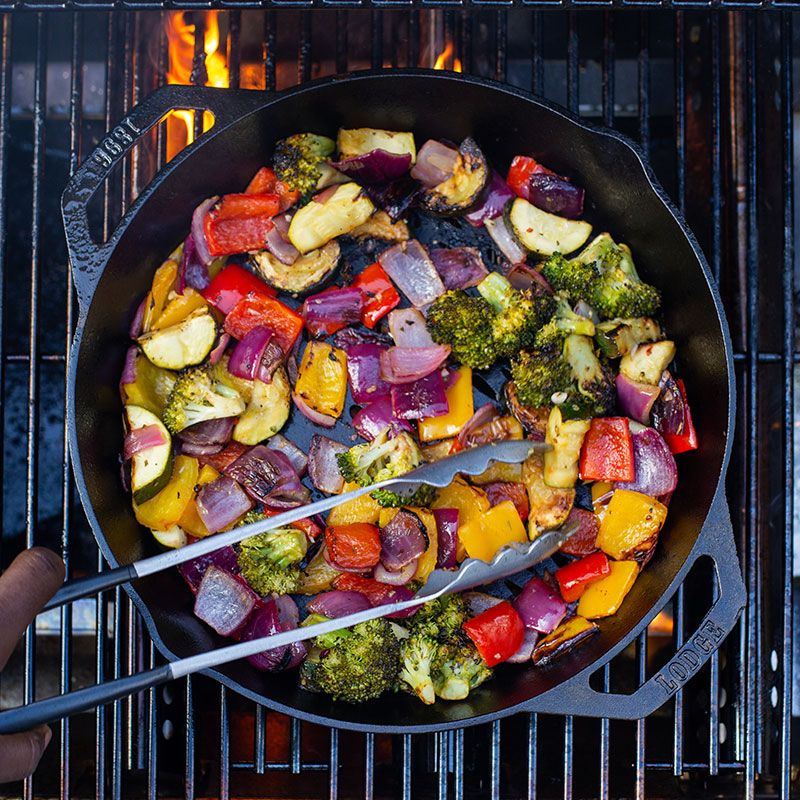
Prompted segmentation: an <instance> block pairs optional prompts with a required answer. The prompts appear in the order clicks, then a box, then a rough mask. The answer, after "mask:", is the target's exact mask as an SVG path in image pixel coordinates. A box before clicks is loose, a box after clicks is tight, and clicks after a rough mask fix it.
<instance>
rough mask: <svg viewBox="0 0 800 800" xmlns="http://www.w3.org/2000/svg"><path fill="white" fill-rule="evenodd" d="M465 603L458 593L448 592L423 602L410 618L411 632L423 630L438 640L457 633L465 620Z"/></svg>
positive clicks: (446, 638) (443, 639)
mask: <svg viewBox="0 0 800 800" xmlns="http://www.w3.org/2000/svg"><path fill="white" fill-rule="evenodd" d="M468 616H469V615H468V613H467V603H466V601H465V600H464V598H463V597H462V596H461V595H460V594H448V595H445V596H444V597H439V598H437V599H436V600H431V601H430V602H428V603H425V605H424V606H422V607H421V608H420V609H419V610H418V611H417V612H416V613H415V614H414V616H413V617H411V619H410V627H411V630H412V631H413V632H418V631H419V632H424V633H425V634H427V635H428V636H431V637H433V638H435V639H437V640H439V641H447V640H448V639H450V638H451V637H452V636H454V635H456V634H458V633H459V631H460V630H461V626H462V625H463V624H464V623H465V622H466V621H467V617H468Z"/></svg>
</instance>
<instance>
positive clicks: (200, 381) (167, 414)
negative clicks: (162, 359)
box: [162, 367, 245, 433]
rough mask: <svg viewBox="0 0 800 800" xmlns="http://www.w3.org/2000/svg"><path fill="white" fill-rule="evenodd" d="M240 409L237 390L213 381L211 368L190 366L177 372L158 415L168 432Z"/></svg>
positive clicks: (229, 415) (231, 415)
mask: <svg viewBox="0 0 800 800" xmlns="http://www.w3.org/2000/svg"><path fill="white" fill-rule="evenodd" d="M244 409H245V403H244V400H242V398H241V396H240V395H239V393H238V392H237V391H236V390H235V389H231V388H230V387H229V386H225V385H224V384H222V383H219V382H217V381H215V380H214V377H213V375H212V371H211V368H209V367H192V368H190V369H187V370H184V371H183V372H181V374H180V375H178V379H177V380H176V381H175V385H174V386H173V387H172V391H171V392H170V394H169V398H168V399H167V404H166V406H165V407H164V413H163V415H162V418H163V420H164V424H165V425H166V426H167V428H168V429H169V430H170V431H171V432H172V433H179V432H180V431H182V430H183V429H184V428H188V427H189V426H190V425H195V424H197V423H198V422H205V421H206V420H210V419H220V418H222V417H235V416H237V415H239V414H241V413H242V412H243V411H244Z"/></svg>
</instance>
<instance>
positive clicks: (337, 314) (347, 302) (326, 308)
mask: <svg viewBox="0 0 800 800" xmlns="http://www.w3.org/2000/svg"><path fill="white" fill-rule="evenodd" d="M363 303H364V296H363V295H362V293H361V290H360V289H359V288H357V287H355V286H348V287H345V288H344V289H326V290H325V291H324V292H320V293H319V294H315V295H312V296H311V297H308V298H306V301H305V302H304V303H303V311H302V314H303V319H304V320H305V323H306V328H308V330H309V331H310V332H311V335H312V336H328V335H329V334H331V333H335V332H336V331H338V330H340V329H341V328H344V327H346V326H347V325H353V324H355V323H356V322H359V321H360V320H361V306H362V305H363Z"/></svg>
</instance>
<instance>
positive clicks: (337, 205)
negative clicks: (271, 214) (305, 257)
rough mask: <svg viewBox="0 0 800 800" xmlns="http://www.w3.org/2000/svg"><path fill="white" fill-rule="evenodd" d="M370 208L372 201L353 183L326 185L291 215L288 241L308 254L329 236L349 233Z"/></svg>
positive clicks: (370, 211)
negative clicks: (324, 188) (323, 189)
mask: <svg viewBox="0 0 800 800" xmlns="http://www.w3.org/2000/svg"><path fill="white" fill-rule="evenodd" d="M374 211H375V206H374V205H373V204H372V201H371V200H370V199H369V198H368V197H367V196H366V195H365V194H364V193H363V191H362V189H361V187H360V186H359V185H358V184H357V183H352V182H351V183H343V184H341V185H339V186H335V187H333V186H331V187H328V189H326V190H325V191H323V192H322V193H320V194H318V195H316V197H314V198H313V199H312V200H311V202H310V203H306V205H304V206H303V207H302V208H301V209H300V210H299V211H298V212H297V213H296V214H295V215H294V216H293V217H292V222H291V224H290V225H289V241H290V242H291V243H292V244H293V245H294V246H295V247H296V248H297V249H298V250H299V251H300V252H301V253H310V252H311V251H312V250H316V249H317V248H319V247H322V246H323V245H324V244H327V243H328V242H329V241H330V240H331V239H335V238H336V237H337V236H343V235H344V234H346V233H350V231H352V230H354V229H355V228H357V227H358V226H359V225H361V224H362V223H364V222H366V221H367V220H368V219H369V218H370V217H371V216H372V213H373V212H374Z"/></svg>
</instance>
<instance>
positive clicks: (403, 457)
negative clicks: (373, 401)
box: [336, 428, 435, 507]
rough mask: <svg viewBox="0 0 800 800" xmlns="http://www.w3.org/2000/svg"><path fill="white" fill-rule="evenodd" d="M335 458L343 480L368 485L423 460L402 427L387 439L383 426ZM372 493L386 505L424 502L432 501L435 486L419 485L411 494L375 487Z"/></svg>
mask: <svg viewBox="0 0 800 800" xmlns="http://www.w3.org/2000/svg"><path fill="white" fill-rule="evenodd" d="M336 460H337V462H338V465H339V472H340V473H341V474H342V477H343V478H344V479H345V480H346V481H348V482H349V483H357V484H358V485H359V486H370V485H371V484H373V483H378V482H380V481H383V480H386V479H387V478H394V477H395V476H397V475H403V474H405V473H406V472H408V471H409V470H412V469H414V468H415V467H418V466H419V465H420V464H421V463H422V454H421V453H420V451H419V447H417V443H416V442H415V441H414V440H413V439H412V438H411V437H410V436H409V435H408V434H407V433H406V432H405V431H403V432H401V433H399V434H397V435H396V436H395V437H394V438H393V439H390V438H389V428H386V430H384V431H382V432H381V433H380V434H378V436H376V437H375V439H373V440H372V441H371V442H368V443H367V444H358V445H356V446H355V447H351V448H350V449H349V450H347V451H346V452H344V453H339V454H338V455H337V456H336ZM372 497H373V498H374V499H375V500H377V501H378V503H380V505H382V506H385V507H399V506H427V505H429V504H430V503H432V502H433V499H434V497H435V490H434V489H433V487H431V486H427V485H422V486H420V488H419V489H418V490H417V491H416V492H415V493H414V494H413V495H412V496H411V497H404V496H403V495H399V494H397V493H396V492H392V491H389V490H387V489H376V490H375V491H374V492H373V493H372Z"/></svg>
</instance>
